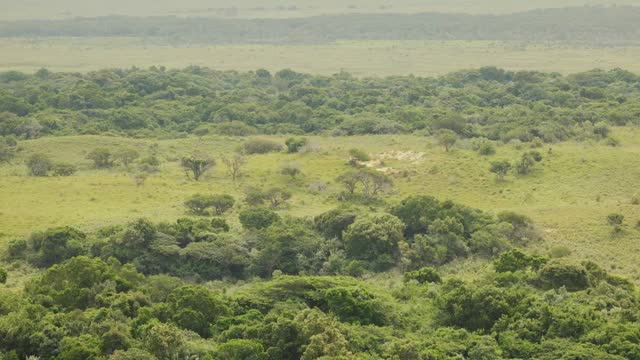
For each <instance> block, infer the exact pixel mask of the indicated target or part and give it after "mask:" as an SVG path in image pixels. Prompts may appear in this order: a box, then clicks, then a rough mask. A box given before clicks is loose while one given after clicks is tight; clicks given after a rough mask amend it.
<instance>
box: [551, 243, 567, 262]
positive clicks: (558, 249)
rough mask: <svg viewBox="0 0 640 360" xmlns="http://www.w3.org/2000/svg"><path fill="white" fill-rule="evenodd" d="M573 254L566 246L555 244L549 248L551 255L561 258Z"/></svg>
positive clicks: (554, 257)
mask: <svg viewBox="0 0 640 360" xmlns="http://www.w3.org/2000/svg"><path fill="white" fill-rule="evenodd" d="M569 255H571V250H570V249H569V248H568V247H566V246H554V247H552V248H551V250H549V257H551V258H553V259H559V258H563V257H567V256H569Z"/></svg>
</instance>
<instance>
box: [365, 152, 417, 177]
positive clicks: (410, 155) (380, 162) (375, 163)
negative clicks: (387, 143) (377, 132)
mask: <svg viewBox="0 0 640 360" xmlns="http://www.w3.org/2000/svg"><path fill="white" fill-rule="evenodd" d="M424 157H425V153H423V152H417V151H399V150H392V151H387V152H383V153H380V154H376V155H373V156H371V160H369V161H364V162H359V163H358V164H359V165H360V166H363V167H366V168H370V169H375V170H377V171H380V172H382V173H385V174H387V175H392V174H397V173H400V170H398V169H394V168H392V167H388V166H385V164H384V161H385V160H399V161H407V162H410V163H411V164H418V163H420V162H422V161H423V160H424Z"/></svg>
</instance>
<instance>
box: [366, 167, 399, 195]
mask: <svg viewBox="0 0 640 360" xmlns="http://www.w3.org/2000/svg"><path fill="white" fill-rule="evenodd" d="M358 179H359V180H360V183H361V184H362V191H363V195H364V197H366V198H374V197H376V196H377V195H378V193H380V192H382V191H385V190H388V189H389V188H391V186H393V181H392V180H391V178H389V177H388V176H387V175H385V174H384V173H381V172H379V171H375V170H362V171H359V172H358Z"/></svg>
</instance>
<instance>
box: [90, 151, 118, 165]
mask: <svg viewBox="0 0 640 360" xmlns="http://www.w3.org/2000/svg"><path fill="white" fill-rule="evenodd" d="M111 157H112V154H111V150H109V149H107V148H97V149H93V150H91V152H90V153H88V154H87V159H88V160H91V161H93V165H94V166H95V167H96V168H98V169H100V168H108V167H111V166H113V160H112V158H111Z"/></svg>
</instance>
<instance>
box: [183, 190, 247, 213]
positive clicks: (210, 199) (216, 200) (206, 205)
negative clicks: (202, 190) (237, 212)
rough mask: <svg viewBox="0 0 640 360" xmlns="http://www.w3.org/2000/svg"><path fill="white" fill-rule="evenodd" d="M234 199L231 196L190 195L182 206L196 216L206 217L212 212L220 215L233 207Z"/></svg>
mask: <svg viewBox="0 0 640 360" xmlns="http://www.w3.org/2000/svg"><path fill="white" fill-rule="evenodd" d="M233 204H235V199H234V198H233V196H231V195H227V194H223V195H204V194H195V195H192V196H191V197H190V198H189V199H188V200H187V201H185V202H184V206H185V207H186V208H187V209H189V210H190V211H191V212H193V213H194V214H196V215H206V214H208V212H209V210H213V212H214V213H215V214H216V215H218V216H219V215H222V214H224V213H225V212H227V211H228V210H229V209H231V208H232V207H233Z"/></svg>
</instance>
